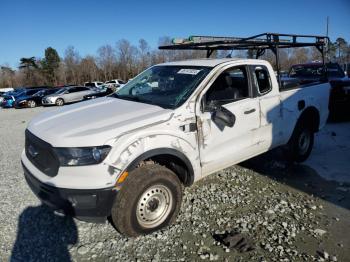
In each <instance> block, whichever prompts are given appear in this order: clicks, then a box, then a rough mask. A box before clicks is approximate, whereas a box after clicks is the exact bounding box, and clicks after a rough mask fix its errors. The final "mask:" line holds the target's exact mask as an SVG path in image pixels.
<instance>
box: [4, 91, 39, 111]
mask: <svg viewBox="0 0 350 262" xmlns="http://www.w3.org/2000/svg"><path fill="white" fill-rule="evenodd" d="M40 90H42V88H35V89H32V88H23V89H16V90H15V91H13V92H10V93H8V94H6V95H4V96H3V98H4V99H3V101H2V103H1V106H2V107H4V108H11V107H14V104H15V101H17V100H21V99H23V98H25V97H28V96H32V95H34V94H35V93H37V92H39V91H40Z"/></svg>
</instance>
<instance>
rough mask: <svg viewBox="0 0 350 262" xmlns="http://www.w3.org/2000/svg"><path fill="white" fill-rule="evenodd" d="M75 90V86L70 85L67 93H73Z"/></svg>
mask: <svg viewBox="0 0 350 262" xmlns="http://www.w3.org/2000/svg"><path fill="white" fill-rule="evenodd" d="M75 92H77V88H76V87H72V88H70V89H69V90H68V93H69V94H71V93H75Z"/></svg>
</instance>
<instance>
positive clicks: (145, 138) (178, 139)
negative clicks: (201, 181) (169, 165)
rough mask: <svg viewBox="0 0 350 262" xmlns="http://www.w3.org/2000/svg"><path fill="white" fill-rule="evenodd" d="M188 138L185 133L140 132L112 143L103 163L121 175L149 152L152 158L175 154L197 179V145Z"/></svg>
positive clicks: (198, 171) (198, 167) (198, 169)
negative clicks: (184, 162) (185, 162)
mask: <svg viewBox="0 0 350 262" xmlns="http://www.w3.org/2000/svg"><path fill="white" fill-rule="evenodd" d="M189 138H191V137H190V136H188V134H186V133H183V134H181V133H178V132H172V131H164V130H163V131H161V130H154V131H150V132H147V133H144V132H142V135H141V136H140V133H138V134H129V135H126V136H123V137H120V138H118V139H117V140H116V141H114V142H113V145H112V150H111V152H110V153H109V155H108V157H107V159H106V160H105V162H106V163H107V164H109V165H110V166H113V167H114V168H115V169H117V170H119V173H122V171H124V170H126V169H127V168H128V167H129V166H130V165H132V163H133V164H135V161H137V160H138V159H140V157H141V156H145V155H147V154H148V153H149V152H152V156H155V155H154V153H156V152H158V153H159V154H165V153H166V152H177V154H178V155H183V156H184V158H185V159H186V160H187V162H188V164H190V165H191V167H192V169H193V173H194V176H195V177H198V175H196V174H200V170H201V169H200V165H199V152H198V148H197V143H196V139H192V140H193V141H191V140H190V139H189ZM157 150H158V151H157ZM174 154H176V153H174ZM149 157H151V156H149ZM136 164H137V163H136Z"/></svg>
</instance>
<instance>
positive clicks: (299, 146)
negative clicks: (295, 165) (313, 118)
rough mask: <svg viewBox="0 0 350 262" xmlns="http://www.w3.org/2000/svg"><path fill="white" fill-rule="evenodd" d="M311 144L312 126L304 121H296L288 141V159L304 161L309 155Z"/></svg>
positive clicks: (312, 141) (312, 140)
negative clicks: (296, 123)
mask: <svg viewBox="0 0 350 262" xmlns="http://www.w3.org/2000/svg"><path fill="white" fill-rule="evenodd" d="M313 145H314V132H313V131H312V128H311V127H310V126H309V125H308V124H307V123H306V122H305V121H303V122H300V123H298V125H297V126H296V128H295V130H294V132H293V135H292V138H291V139H290V141H289V143H288V151H289V152H288V155H289V158H290V160H292V161H295V162H303V161H305V160H306V159H307V158H308V157H309V156H310V154H311V151H312V147H313Z"/></svg>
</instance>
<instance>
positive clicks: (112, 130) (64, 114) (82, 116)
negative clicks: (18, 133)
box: [28, 97, 173, 147]
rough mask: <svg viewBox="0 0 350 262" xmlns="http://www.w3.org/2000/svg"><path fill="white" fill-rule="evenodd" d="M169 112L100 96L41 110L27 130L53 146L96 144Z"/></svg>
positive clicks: (149, 122)
mask: <svg viewBox="0 0 350 262" xmlns="http://www.w3.org/2000/svg"><path fill="white" fill-rule="evenodd" d="M172 112H173V111H172V110H169V109H163V108H161V107H159V106H155V105H149V104H144V103H139V102H133V101H127V100H121V99H117V98H111V97H102V98H97V99H94V100H89V101H86V102H81V103H78V104H73V105H68V106H64V107H62V108H59V109H56V110H53V111H49V112H45V113H42V114H40V115H38V116H37V117H35V118H34V119H33V120H32V121H31V122H30V123H29V125H28V130H29V131H30V132H31V133H33V134H34V135H35V136H37V137H39V138H41V139H42V140H44V141H46V142H48V143H50V144H51V145H52V146H55V147H86V146H99V145H103V144H105V143H106V142H107V141H108V140H110V139H113V138H115V137H117V136H119V135H121V134H122V133H124V132H128V131H132V130H134V129H136V128H141V127H144V126H148V125H152V124H155V123H159V122H163V121H167V120H169V119H170V117H171V115H172Z"/></svg>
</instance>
